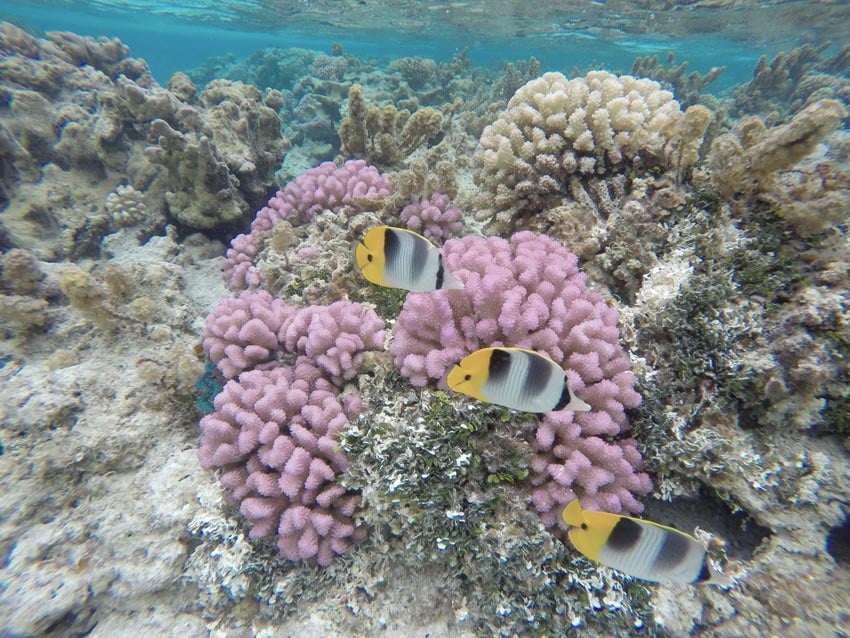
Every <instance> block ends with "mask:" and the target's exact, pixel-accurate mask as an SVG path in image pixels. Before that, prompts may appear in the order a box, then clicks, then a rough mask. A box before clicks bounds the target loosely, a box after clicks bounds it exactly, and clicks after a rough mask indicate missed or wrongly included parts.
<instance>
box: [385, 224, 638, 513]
mask: <svg viewBox="0 0 850 638" xmlns="http://www.w3.org/2000/svg"><path fill="white" fill-rule="evenodd" d="M443 258H444V260H445V264H446V267H447V268H448V269H449V270H451V271H452V272H453V273H454V274H455V275H456V276H457V277H458V279H460V281H461V282H462V283H463V284H464V286H465V288H464V290H462V291H443V290H441V291H436V292H433V293H411V294H409V295H408V296H407V299H406V301H405V303H404V307H403V309H402V311H401V314H400V315H399V318H398V321H397V322H396V325H395V328H394V329H393V341H392V343H391V345H390V352H391V353H392V355H393V359H394V362H395V365H396V366H397V367H398V368H399V370H401V373H402V374H403V375H404V376H406V377H408V378H409V379H410V380H411V382H412V383H413V384H414V385H420V386H421V385H425V384H426V383H427V382H428V381H429V380H434V381H438V382H439V383H440V384H445V375H446V372H447V371H448V369H449V367H450V366H451V365H453V364H454V363H456V362H458V361H460V359H462V358H463V357H464V356H466V355H468V354H469V353H471V352H473V351H475V350H477V349H478V348H482V347H487V346H499V345H503V346H514V347H519V348H527V349H529V350H535V351H537V352H540V353H542V354H545V355H547V356H548V357H550V358H551V359H553V360H554V361H555V362H556V363H558V364H559V365H561V367H563V368H564V369H565V370H566V372H567V377H568V379H569V382H570V386H571V387H572V389H573V390H574V391H575V393H576V394H577V395H578V396H579V397H580V398H582V399H583V400H585V401H586V402H587V403H589V404H590V405H591V407H592V411H591V412H550V413H548V414H547V415H546V416H545V417H544V418H543V420H542V422H541V424H540V428H539V430H538V434H537V438H536V442H535V458H534V459H533V461H532V471H533V473H532V477H531V480H532V484H533V485H534V493H533V502H534V504H535V507H536V508H537V510H538V512H539V513H540V514H541V516H542V518H543V521H544V523H545V524H546V525H547V526H553V525H555V524H556V523H557V520H558V518H559V517H558V513H559V512H560V507H561V506H562V505H563V504H565V503H566V502H568V501H570V500H572V499H573V498H575V497H576V496H579V497H581V498H582V503H583V504H584V505H585V506H586V507H590V508H594V507H596V508H599V509H605V510H607V511H611V512H639V511H641V510H642V509H643V508H642V505H641V504H640V502H639V501H638V500H637V498H636V496H641V495H644V494H646V493H647V492H648V491H649V489H650V488H651V484H650V481H649V477H648V476H647V475H646V474H644V473H641V472H640V469H641V466H642V462H641V458H640V454H639V453H638V452H637V450H636V448H635V447H634V442H633V441H629V440H625V441H616V440H613V439H610V437H616V436H618V435H620V434H621V433H622V432H624V431H625V430H626V429H627V427H628V421H627V419H626V414H625V409H626V408H631V407H635V406H637V405H639V404H640V395H638V394H637V392H635V391H634V384H635V377H634V375H633V374H632V373H631V372H630V371H629V367H630V366H629V361H628V358H627V357H626V355H625V353H624V352H623V350H622V349H621V347H620V345H619V330H618V329H617V312H616V311H615V310H614V309H613V308H611V307H610V306H608V305H607V304H606V303H605V301H604V300H603V298H602V296H601V295H599V294H598V293H595V292H593V291H591V290H589V289H588V288H587V286H586V285H585V276H584V274H583V273H581V272H579V270H578V258H577V257H576V256H575V255H573V254H572V253H570V252H569V251H568V250H566V249H565V248H564V247H563V246H561V245H560V244H558V243H557V242H556V241H554V240H553V239H551V238H549V237H546V236H545V235H544V236H537V235H534V234H533V233H530V232H522V233H517V234H516V235H514V236H513V237H511V239H510V241H508V240H504V239H501V238H498V237H491V238H487V239H485V238H483V237H476V236H467V237H463V238H461V239H452V240H449V241H447V242H446V244H445V246H444V247H443ZM603 437H608V438H603ZM609 439H610V440H609Z"/></svg>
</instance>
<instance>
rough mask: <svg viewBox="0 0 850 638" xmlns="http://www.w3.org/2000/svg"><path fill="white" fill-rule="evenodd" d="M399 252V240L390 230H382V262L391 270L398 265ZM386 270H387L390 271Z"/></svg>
mask: <svg viewBox="0 0 850 638" xmlns="http://www.w3.org/2000/svg"><path fill="white" fill-rule="evenodd" d="M400 252H401V240H400V239H399V237H398V235H396V232H395V231H394V230H393V229H392V228H387V229H386V230H384V260H385V263H386V264H387V265H388V266H390V268H392V267H393V266H396V265H397V264H398V256H399V253H400ZM390 268H388V269H387V270H390Z"/></svg>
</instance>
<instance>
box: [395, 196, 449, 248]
mask: <svg viewBox="0 0 850 638" xmlns="http://www.w3.org/2000/svg"><path fill="white" fill-rule="evenodd" d="M462 217H463V213H462V212H461V210H460V209H459V208H458V207H457V206H452V205H451V201H450V199H449V196H448V195H444V194H443V193H434V194H433V195H431V197H430V198H425V197H423V198H422V199H420V200H419V201H418V202H411V203H409V204H408V205H407V206H405V207H404V208H403V209H402V211H401V221H402V222H404V224H405V225H406V226H407V228H408V229H410V230H413V231H415V232H417V233H419V234H420V235H424V236H425V237H427V238H428V239H432V240H434V241H437V242H442V241H443V240H444V239H446V238H448V237H451V236H452V235H457V234H458V233H459V232H460V231H461V230H463V222H462V221H461V218H462Z"/></svg>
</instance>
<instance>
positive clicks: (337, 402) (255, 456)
mask: <svg viewBox="0 0 850 638" xmlns="http://www.w3.org/2000/svg"><path fill="white" fill-rule="evenodd" d="M214 404H215V408H216V410H215V412H213V413H212V414H209V415H207V416H205V417H204V418H203V419H201V447H200V450H199V452H198V456H199V458H200V460H201V465H202V466H203V467H204V468H205V469H208V470H210V469H220V470H221V476H220V481H221V483H222V485H224V487H225V488H226V489H227V495H228V500H230V502H232V503H234V504H238V505H239V509H240V511H241V512H242V515H243V516H245V518H247V519H248V520H249V521H251V523H252V525H253V526H252V528H251V532H250V537H251V538H263V537H266V536H268V535H270V534H273V533H277V535H278V540H277V544H278V548H279V549H280V552H281V554H282V555H283V556H284V557H286V558H289V559H291V560H311V559H315V561H316V562H317V563H318V564H319V565H327V564H329V563H330V562H331V561H332V560H333V558H334V556H336V555H337V554H340V553H342V552H343V551H345V550H346V549H347V547H348V546H349V545H350V543H351V541H352V540H357V539H360V538H362V537H363V535H364V530H363V529H360V528H357V527H355V525H354V520H353V515H354V512H355V510H356V508H357V505H358V502H359V495H358V494H357V493H356V492H352V491H349V490H346V489H345V488H343V487H341V486H339V485H338V484H337V483H336V478H337V477H338V476H339V475H340V474H342V473H344V472H345V471H346V470H347V469H348V462H347V460H346V459H345V456H344V455H343V454H342V453H340V452H339V451H338V437H339V433H340V431H341V430H342V429H343V428H344V427H345V426H346V425H348V423H349V422H350V421H351V420H352V419H353V418H355V417H356V415H357V413H358V412H359V411H360V400H359V399H357V398H356V397H354V396H351V395H348V396H344V397H342V398H339V397H337V390H336V388H335V387H334V386H333V384H331V383H330V382H329V381H327V380H326V379H324V378H323V377H322V372H321V371H320V370H319V369H318V368H316V367H315V366H313V365H311V364H310V363H308V362H306V361H300V362H299V363H297V364H296V365H295V367H293V368H287V367H280V368H274V369H272V370H251V371H248V372H245V373H244V374H242V375H240V377H239V379H238V380H231V381H228V382H227V384H226V385H225V386H224V388H223V389H222V391H221V392H220V393H219V394H218V396H216V398H215V402H214Z"/></svg>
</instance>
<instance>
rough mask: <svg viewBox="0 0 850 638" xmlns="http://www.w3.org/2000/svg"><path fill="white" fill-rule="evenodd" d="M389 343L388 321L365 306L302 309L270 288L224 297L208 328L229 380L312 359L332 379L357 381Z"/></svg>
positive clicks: (207, 339)
mask: <svg viewBox="0 0 850 638" xmlns="http://www.w3.org/2000/svg"><path fill="white" fill-rule="evenodd" d="M383 345H384V322H383V321H382V320H381V318H380V317H378V315H377V314H375V312H374V311H372V310H369V309H368V308H366V307H365V306H362V305H361V304H358V303H354V302H351V301H336V302H334V303H332V304H330V305H329V306H308V307H306V308H301V309H296V308H293V307H292V306H288V305H286V304H285V303H283V301H281V300H280V299H276V298H274V297H272V296H271V295H270V294H269V293H268V292H266V291H265V290H257V291H250V290H245V291H243V292H242V293H240V294H239V295H238V296H237V297H228V298H226V299H222V300H221V301H220V302H219V303H218V304H217V305H216V307H215V308H214V309H213V311H212V312H211V313H210V315H209V316H208V317H207V323H206V326H205V327H204V341H203V346H204V350H205V351H206V353H207V355H208V356H209V357H210V359H211V360H212V361H213V363H215V364H216V366H217V367H218V369H219V371H221V373H222V374H223V375H224V377H225V378H227V379H232V378H234V377H236V376H238V375H239V373H240V372H242V371H243V370H248V369H254V368H259V367H268V366H277V365H279V363H280V361H279V357H280V355H281V354H284V353H289V354H293V355H296V354H300V355H306V356H307V357H308V358H309V359H310V360H311V361H312V362H313V363H314V364H315V365H317V366H318V367H319V368H320V369H321V370H322V371H323V373H324V374H325V376H327V377H328V379H330V380H331V381H333V382H335V383H342V382H343V381H345V380H348V379H352V378H353V377H354V376H355V375H356V374H357V371H358V370H359V369H360V366H361V365H362V363H363V357H364V354H365V352H366V351H368V350H380V349H381V348H383Z"/></svg>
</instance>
